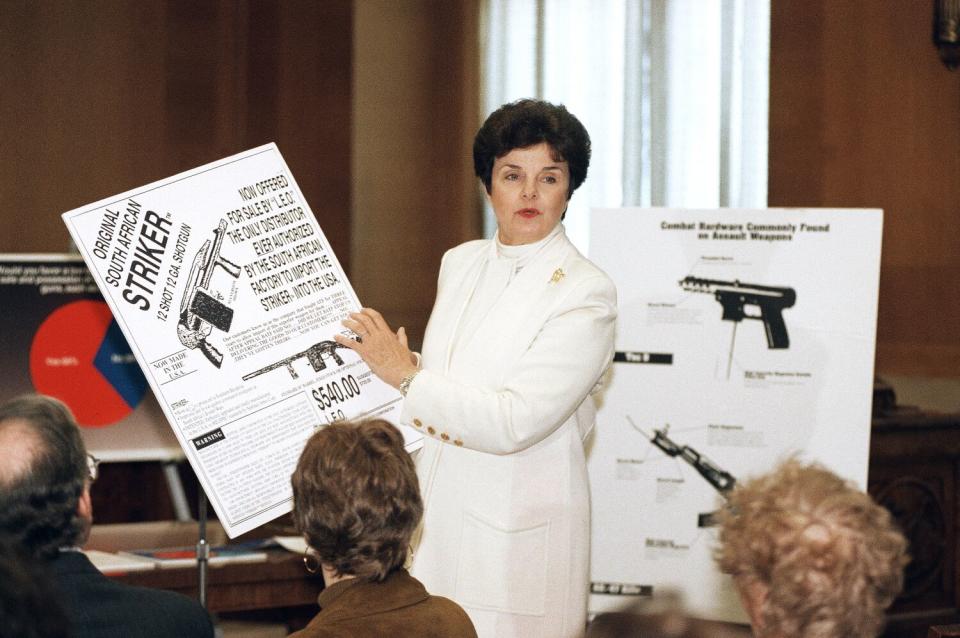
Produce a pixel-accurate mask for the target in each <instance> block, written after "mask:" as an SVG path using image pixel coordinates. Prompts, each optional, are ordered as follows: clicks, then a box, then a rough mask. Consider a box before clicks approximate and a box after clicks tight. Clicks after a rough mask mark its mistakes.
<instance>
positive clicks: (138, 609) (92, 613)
mask: <svg viewBox="0 0 960 638" xmlns="http://www.w3.org/2000/svg"><path fill="white" fill-rule="evenodd" d="M51 567H52V570H53V574H54V582H55V585H56V587H57V589H58V591H59V593H60V599H61V602H62V604H63V607H64V610H65V612H66V614H67V617H68V618H69V620H70V622H71V624H72V626H73V636H75V638H121V637H141V638H166V637H168V636H169V637H174V636H177V637H181V638H212V637H213V623H212V622H211V620H210V616H209V614H207V611H206V610H205V609H204V608H203V607H202V606H201V605H200V603H198V602H197V601H195V600H193V599H191V598H188V597H186V596H184V595H182V594H178V593H175V592H170V591H164V590H160V589H150V588H146V587H132V586H130V585H125V584H123V583H119V582H117V581H115V580H113V579H111V578H108V577H106V576H104V575H103V574H101V573H100V572H99V571H98V570H97V568H96V567H94V566H93V564H92V563H90V561H89V559H87V557H86V556H84V555H83V554H79V553H76V552H69V553H63V554H61V556H60V557H59V558H57V559H55V560H54V561H52V564H51Z"/></svg>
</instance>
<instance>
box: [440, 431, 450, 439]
mask: <svg viewBox="0 0 960 638" xmlns="http://www.w3.org/2000/svg"><path fill="white" fill-rule="evenodd" d="M440 438H441V439H443V440H444V441H449V440H450V435H449V434H447V433H446V432H441V433H440Z"/></svg>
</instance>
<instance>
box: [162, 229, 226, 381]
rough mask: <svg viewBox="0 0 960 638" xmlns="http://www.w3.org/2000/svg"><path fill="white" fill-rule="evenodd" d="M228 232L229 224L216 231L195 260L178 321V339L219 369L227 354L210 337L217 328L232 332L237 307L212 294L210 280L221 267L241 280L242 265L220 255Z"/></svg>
mask: <svg viewBox="0 0 960 638" xmlns="http://www.w3.org/2000/svg"><path fill="white" fill-rule="evenodd" d="M226 231H227V221H226V220H225V219H221V220H220V224H219V225H218V226H217V227H216V228H215V229H214V231H213V240H210V239H208V240H206V241H205V242H203V245H202V246H200V250H198V251H197V254H196V255H195V256H194V258H193V265H192V266H191V267H190V275H189V277H188V279H187V287H186V289H185V290H184V291H183V299H182V300H181V302H180V319H179V320H178V321H177V337H178V338H179V339H180V343H182V344H183V345H184V346H185V347H187V348H189V349H191V350H193V349H199V350H200V352H202V353H203V354H204V356H205V357H206V358H207V359H208V360H209V361H210V363H212V364H213V365H215V366H216V367H218V368H219V367H220V365H221V364H222V363H223V354H221V353H220V351H219V350H217V349H216V348H215V347H214V346H213V344H211V343H210V342H209V341H207V337H209V336H210V333H211V332H212V331H213V328H214V327H216V328H217V329H218V330H221V331H223V332H229V331H230V325H231V324H232V323H233V308H230V307H229V306H227V305H226V304H225V303H223V302H222V301H221V299H222V297H221V295H220V294H219V293H217V292H216V291H211V289H210V281H211V280H212V279H213V271H214V269H215V268H216V267H217V266H220V267H221V268H223V269H224V270H225V271H226V272H227V274H229V275H230V276H231V277H233V278H234V279H236V278H238V277H240V266H238V265H236V264H234V263H233V262H231V261H229V260H228V259H226V258H225V257H222V256H221V255H220V245H221V244H223V237H224V234H225V233H226Z"/></svg>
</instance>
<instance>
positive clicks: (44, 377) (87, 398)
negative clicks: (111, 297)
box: [30, 301, 145, 427]
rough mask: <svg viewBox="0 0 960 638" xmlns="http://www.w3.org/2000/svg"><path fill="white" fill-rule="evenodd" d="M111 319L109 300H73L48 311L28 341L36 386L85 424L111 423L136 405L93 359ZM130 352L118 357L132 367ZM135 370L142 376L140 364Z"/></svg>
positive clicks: (122, 416)
mask: <svg viewBox="0 0 960 638" xmlns="http://www.w3.org/2000/svg"><path fill="white" fill-rule="evenodd" d="M112 322H113V315H112V314H111V312H110V308H108V307H107V304H105V303H103V302H101V301H74V302H72V303H68V304H66V305H64V306H61V307H60V308H58V309H56V310H55V311H53V312H52V313H50V315H49V316H48V317H47V318H46V319H45V320H44V322H43V323H42V324H40V327H39V328H38V329H37V332H36V334H35V335H34V338H33V344H32V345H31V347H30V376H31V379H32V380H33V386H34V388H36V390H37V392H39V393H42V394H49V395H51V396H54V397H56V398H58V399H60V400H61V401H63V402H64V403H66V404H67V405H68V406H70V409H71V410H72V411H73V413H74V415H75V416H76V417H77V421H78V422H79V423H80V425H82V426H85V427H103V426H106V425H112V424H113V423H116V422H117V421H120V420H121V419H123V418H124V417H126V416H127V415H128V414H130V412H131V411H132V410H133V408H134V407H136V406H135V405H130V404H129V403H128V402H127V401H125V400H124V398H123V396H122V395H121V393H120V392H118V390H117V388H116V387H115V385H114V383H111V381H110V380H109V379H108V378H107V377H105V376H104V375H103V374H101V372H100V370H98V369H97V367H96V365H95V359H96V357H97V353H98V351H100V350H101V348H102V346H103V344H104V341H105V339H106V338H107V335H108V332H109V330H110V326H111V323H112ZM124 345H126V344H124ZM132 358H133V357H132V355H129V354H127V355H122V354H119V355H118V358H117V363H118V365H122V366H124V367H129V366H131V365H132V366H133V367H134V368H136V367H137V364H136V363H135V362H133V361H131V359H132ZM136 373H137V374H141V378H142V373H140V371H139V368H137V370H136ZM144 385H145V384H144ZM141 396H142V393H141Z"/></svg>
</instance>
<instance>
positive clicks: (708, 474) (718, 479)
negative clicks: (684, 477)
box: [627, 416, 737, 527]
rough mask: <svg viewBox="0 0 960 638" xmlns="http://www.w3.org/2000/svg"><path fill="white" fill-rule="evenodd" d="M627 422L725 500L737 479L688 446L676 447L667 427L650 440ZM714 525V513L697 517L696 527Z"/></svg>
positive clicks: (628, 418) (655, 430)
mask: <svg viewBox="0 0 960 638" xmlns="http://www.w3.org/2000/svg"><path fill="white" fill-rule="evenodd" d="M627 421H629V422H630V425H632V426H633V428H634V429H635V430H637V431H638V432H640V433H641V434H643V435H644V436H645V437H646V438H647V439H648V440H649V441H650V442H651V443H653V444H654V445H655V446H657V447H658V448H659V449H660V451H661V452H663V453H664V454H666V455H667V456H670V457H680V458H681V459H683V460H684V461H686V462H687V464H688V465H690V467H692V468H693V469H695V470H696V471H697V473H698V474H699V475H700V476H702V477H703V478H704V480H706V481H707V483H709V484H710V485H711V486H713V489H715V490H717V492H719V493H720V495H721V496H723V497H724V498H726V494H727V492H729V491H730V490H732V489H733V486H734V485H735V484H736V482H737V479H735V478H734V477H733V475H732V474H730V473H729V472H727V471H725V470H722V469H720V467H719V466H717V465H716V464H715V463H713V462H712V461H711V460H710V459H708V458H707V457H705V456H703V455H702V454H700V453H699V452H697V451H696V450H695V449H693V448H692V447H690V446H689V445H678V444H676V443H675V442H673V441H672V440H671V439H670V437H668V436H667V429H668V428H669V426H667V427H665V428H663V429H662V430H657V429H654V430H653V437H652V438H651V437H650V435H648V434H647V433H646V432H644V431H643V430H641V429H640V428H639V427H637V425H636V424H635V423H634V422H633V419H631V418H630V417H629V416H628V417H627ZM713 524H714V513H713V512H707V513H704V514H700V515H699V516H698V517H697V525H698V526H699V527H711V526H712V525H713Z"/></svg>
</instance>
